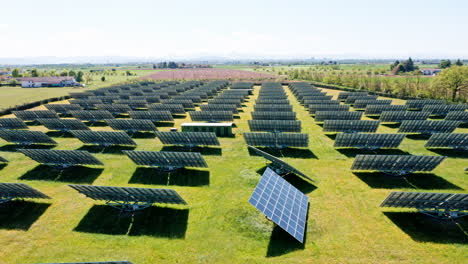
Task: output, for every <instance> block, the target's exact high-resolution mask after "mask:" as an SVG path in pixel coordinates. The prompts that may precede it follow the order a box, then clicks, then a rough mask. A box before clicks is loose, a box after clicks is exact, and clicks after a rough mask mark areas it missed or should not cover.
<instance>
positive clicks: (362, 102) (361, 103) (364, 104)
mask: <svg viewBox="0 0 468 264" xmlns="http://www.w3.org/2000/svg"><path fill="white" fill-rule="evenodd" d="M391 103H392V100H367V99H365V100H356V101H355V102H354V105H353V107H354V108H355V109H365V108H366V107H367V106H368V105H390V104H391Z"/></svg>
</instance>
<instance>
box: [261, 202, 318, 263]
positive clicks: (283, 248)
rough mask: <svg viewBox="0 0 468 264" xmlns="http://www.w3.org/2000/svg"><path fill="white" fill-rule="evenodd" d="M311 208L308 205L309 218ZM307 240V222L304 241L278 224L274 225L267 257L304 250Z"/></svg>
mask: <svg viewBox="0 0 468 264" xmlns="http://www.w3.org/2000/svg"><path fill="white" fill-rule="evenodd" d="M309 208H310V206H308V207H307V219H306V223H307V220H308V218H309ZM306 242H307V224H306V226H305V230H304V243H301V242H299V241H297V240H296V239H295V238H294V237H293V236H291V235H290V234H289V233H288V232H286V231H284V230H283V229H282V228H281V227H279V226H278V225H275V226H274V227H273V231H272V233H271V236H270V242H269V243H268V249H267V253H266V256H267V257H278V256H281V255H284V254H287V253H289V252H293V251H297V250H303V249H304V248H305V244H306Z"/></svg>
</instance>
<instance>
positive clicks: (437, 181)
mask: <svg viewBox="0 0 468 264" xmlns="http://www.w3.org/2000/svg"><path fill="white" fill-rule="evenodd" d="M353 174H354V175H356V176H357V177H358V178H359V179H361V181H363V182H364V183H366V184H367V185H369V187H371V188H377V189H400V188H409V189H425V190H433V189H439V190H463V189H462V188H461V187H459V186H457V185H455V184H453V183H450V182H448V181H447V180H445V179H444V178H442V177H440V176H438V175H436V174H433V173H412V174H409V175H406V176H405V177H393V176H389V175H385V174H383V173H378V172H353Z"/></svg>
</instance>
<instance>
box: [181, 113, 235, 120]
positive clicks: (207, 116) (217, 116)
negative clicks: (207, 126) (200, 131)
mask: <svg viewBox="0 0 468 264" xmlns="http://www.w3.org/2000/svg"><path fill="white" fill-rule="evenodd" d="M189 114H190V118H191V119H192V121H207V122H222V121H232V120H233V119H234V117H233V113H232V112H229V111H189Z"/></svg>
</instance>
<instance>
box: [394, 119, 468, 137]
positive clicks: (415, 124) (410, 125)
mask: <svg viewBox="0 0 468 264" xmlns="http://www.w3.org/2000/svg"><path fill="white" fill-rule="evenodd" d="M460 124H461V122H459V121H435V120H404V121H403V122H401V125H400V128H399V129H398V133H421V134H434V133H451V132H453V131H454V130H455V129H456V128H457V127H458V126H459V125H460Z"/></svg>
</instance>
